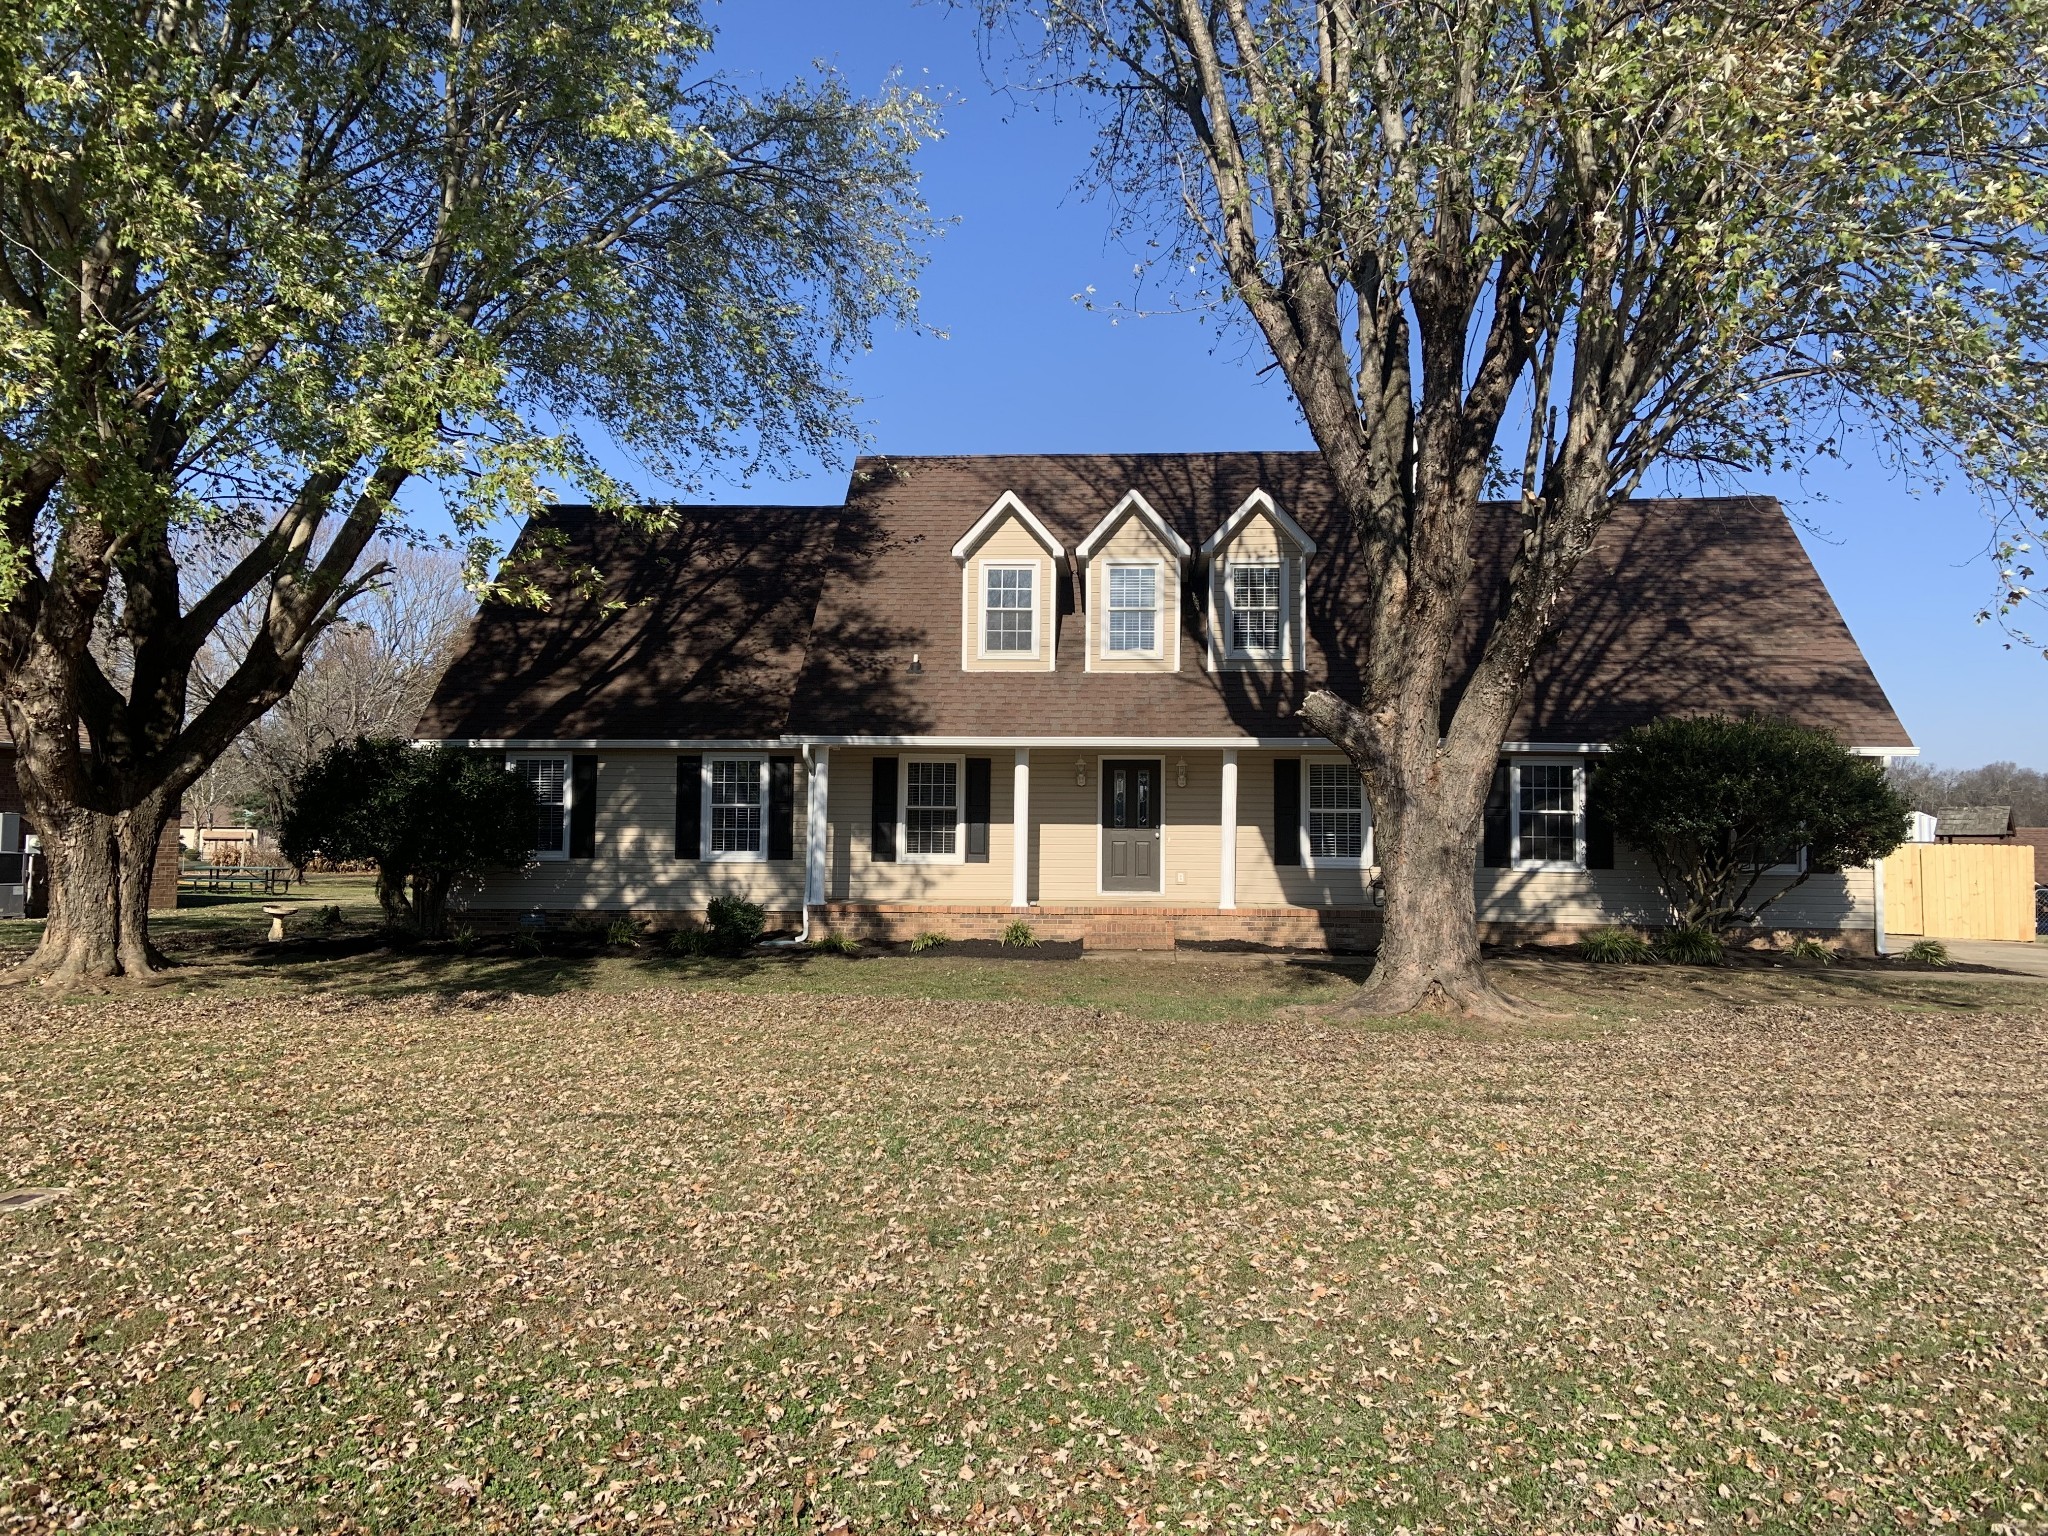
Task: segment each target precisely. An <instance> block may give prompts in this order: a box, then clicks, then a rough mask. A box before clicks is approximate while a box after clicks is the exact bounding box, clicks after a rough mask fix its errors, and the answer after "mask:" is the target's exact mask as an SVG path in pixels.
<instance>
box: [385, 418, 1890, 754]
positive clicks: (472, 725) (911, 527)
mask: <svg viewBox="0 0 2048 1536" xmlns="http://www.w3.org/2000/svg"><path fill="white" fill-rule="evenodd" d="M1261 488H1263V489H1264V490H1266V491H1267V492H1268V493H1269V494H1271V495H1272V496H1273V498H1274V500H1275V501H1276V502H1277V503H1278V504H1279V505H1280V506H1281V507H1282V508H1284V509H1285V510H1286V511H1287V513H1288V514H1289V515H1290V516H1292V517H1293V518H1295V519H1296V521H1298V522H1299V523H1300V524H1301V525H1302V526H1303V528H1304V529H1305V530H1306V531H1307V532H1308V534H1309V535H1310V536H1311V537H1312V538H1314V539H1315V540H1316V541H1317V543H1318V545H1319V546H1320V553H1319V554H1318V555H1317V556H1316V558H1315V560H1314V561H1313V562H1312V564H1311V568H1310V592H1309V603H1308V608H1309V630H1310V633H1309V639H1308V647H1307V651H1308V675H1307V677H1306V678H1304V677H1300V676H1296V675H1291V674H1290V675H1277V676H1276V675H1261V674H1253V673H1222V674H1212V673H1209V672H1207V671H1205V670H1204V669H1203V655H1204V652H1203V647H1202V636H1201V614H1200V612H1199V610H1198V607H1197V602H1198V599H1199V593H1200V589H1201V587H1202V583H1201V582H1200V581H1191V582H1189V583H1187V588H1188V598H1187V602H1186V605H1185V608H1184V611H1183V613H1182V614H1181V624H1182V649H1181V665H1182V670H1181V671H1180V672H1179V673H1177V674H1171V675H1162V674H1144V675H1131V674H1120V675H1110V674H1105V673H1088V672H1085V671H1084V669H1083V659H1082V641H1083V633H1082V626H1081V624H1080V623H1079V622H1077V620H1076V615H1075V612H1074V593H1073V590H1072V583H1071V581H1070V580H1068V579H1066V577H1065V576H1064V574H1063V575H1062V579H1061V581H1060V587H1061V592H1060V604H1059V606H1060V610H1061V615H1060V624H1059V629H1058V634H1057V639H1056V647H1057V648H1056V656H1057V663H1058V665H1057V670H1055V671H1053V672H1050V673H1001V674H991V673H963V672H962V671H961V670H960V663H959V656H960V573H959V566H958V564H957V563H956V562H955V561H954V560H953V558H952V555H951V549H952V546H953V543H954V541H955V540H957V539H958V538H959V537H960V535H961V534H962V533H963V532H965V531H966V530H967V529H968V528H969V527H970V526H971V525H972V524H973V523H974V521H975V520H976V519H977V518H978V517H980V516H981V514H982V513H983V512H985V511H986V510H987V509H988V507H989V506H990V505H991V504H992V503H993V502H994V501H995V500H996V498H997V497H998V496H1000V495H1001V494H1002V493H1003V492H1004V491H1006V490H1008V491H1014V492H1016V493H1017V495H1018V496H1019V497H1021V498H1022V499H1023V501H1024V502H1025V503H1026V504H1027V505H1028V506H1029V507H1030V508H1031V509H1032V511H1033V512H1034V513H1035V514H1037V516H1038V517H1039V518H1040V519H1042V520H1043V521H1044V522H1045V524H1046V525H1047V526H1048V527H1049V528H1050V529H1051V530H1052V532H1053V533H1054V535H1055V536H1056V537H1058V538H1059V539H1060V540H1061V541H1062V542H1063V543H1064V544H1065V545H1066V546H1067V547H1068V548H1069V549H1070V550H1071V549H1072V548H1073V547H1074V546H1075V545H1076V544H1078V543H1079V542H1080V540H1081V538H1082V537H1083V536H1085V535H1086V534H1087V532H1088V531H1089V530H1090V529H1092V528H1093V527H1094V526H1095V524H1096V522H1097V521H1098V520H1099V519H1100V518H1101V517H1102V515H1103V514H1104V513H1105V512H1107V511H1108V510H1109V509H1110V508H1111V507H1112V506H1114V505H1115V504H1116V503H1117V501H1119V500H1120V499H1121V498H1122V497H1123V496H1124V494H1125V493H1126V492H1128V491H1130V490H1132V489H1137V490H1139V491H1142V492H1143V493H1144V496H1145V498H1146V500H1147V501H1149V502H1150V503H1151V504H1152V506H1153V507H1155V508H1156V509H1157V510H1158V511H1159V513H1160V514H1161V516H1162V517H1164V518H1165V519H1166V521H1167V522H1168V523H1170V524H1171V525H1172V526H1173V527H1174V528H1175V529H1176V530H1177V531H1178V532H1179V533H1180V535H1181V536H1182V537H1183V538H1185V539H1186V540H1187V542H1188V543H1189V544H1190V545H1192V546H1197V547H1199V545H1200V544H1201V542H1202V540H1203V539H1204V538H1206V537H1207V536H1208V534H1209V533H1210V532H1211V531H1213V530H1214V528H1215V527H1216V525H1217V524H1218V523H1219V522H1221V521H1222V520H1223V519H1224V518H1225V517H1227V516H1228V515H1229V514H1230V513H1231V512H1232V511H1233V510H1234V509H1235V508H1236V507H1237V506H1238V505H1239V504H1240V503H1241V502H1242V501H1243V500H1244V498H1245V497H1246V496H1248V495H1249V494H1250V493H1251V492H1252V491H1253V490H1256V489H1261ZM756 524H758V525H759V526H758V528H757V527H756V526H755V525H756ZM563 526H564V527H565V529H568V530H569V531H571V532H572V534H573V540H572V542H574V544H575V547H576V549H577V550H579V551H582V550H587V551H588V552H589V553H588V558H589V559H590V560H591V561H592V562H593V563H595V564H598V565H599V566H600V567H601V568H603V569H605V570H606V571H607V572H608V580H609V582H610V584H611V585H612V586H613V587H616V588H619V589H621V590H625V589H633V590H638V591H640V592H641V593H642V594H643V596H644V597H645V598H647V599H648V600H649V602H650V604H651V606H644V607H640V608H628V609H626V610H625V611H624V612H622V613H621V614H619V615H617V616H615V617H611V618H606V617H604V616H603V615H602V614H600V613H599V612H597V611H596V608H595V605H594V604H592V603H590V602H589V601H587V600H585V599H582V598H579V597H576V596H574V595H573V594H571V593H568V592H566V591H565V592H564V593H563V595H562V596H561V598H560V600H559V601H558V604H557V606H556V608H555V609H553V610H551V611H550V612H548V613H545V614H536V613H524V614H513V613H507V612H505V611H503V610H497V609H493V610H487V612H486V614H485V615H484V616H483V617H482V618H480V620H479V626H478V633H477V638H476V640H475V641H474V642H473V644H472V646H471V648H470V650H469V651H468V652H466V653H465V655H464V656H463V658H462V659H461V660H460V661H458V662H457V664H456V666H455V667H454V668H453V669H451V671H450V673H449V676H448V678H447V679H446V680H444V682H443V685H442V688H441V690H440V692H439V693H438V694H437V695H436V698H435V702H434V705H433V706H432V708H430V709H429V711H428V715H427V718H426V719H425V720H423V721H422V723H421V733H422V734H423V735H429V736H459V737H489V738H517V737H603V738H610V739H631V738H648V737H683V738H688V737H719V736H761V735H772V734H778V733H781V732H787V733H789V734H794V735H802V736H854V735H943V736H974V735H983V736H1036V735H1059V736H1123V737H1134V736H1210V735H1214V736H1223V735H1239V734H1247V735H1256V736H1291V735H1294V734H1296V733H1297V732H1298V730H1299V727H1298V726H1296V725H1295V723H1294V721H1293V710H1294V706H1295V705H1296V704H1297V703H1298V702H1299V700H1300V698H1301V697H1302V696H1303V695H1304V694H1305V693H1306V692H1307V691H1308V690H1309V689H1310V688H1312V687H1315V686H1320V685H1323V684H1325V683H1327V685H1328V686H1331V687H1333V688H1335V689H1336V690H1337V691H1338V692H1339V693H1349V694H1353V695H1354V696H1355V690H1356V685H1357V672H1356V662H1355V658H1356V647H1355V644H1354V637H1355V636H1356V635H1357V634H1358V633H1359V629H1360V614H1359V613H1358V612H1357V611H1356V606H1355V593H1356V585H1355V584H1354V583H1352V582H1351V581H1350V580H1349V576H1350V573H1351V571H1352V570H1353V562H1354V560H1355V558H1356V556H1355V549H1356V545H1355V541H1353V540H1352V539H1351V538H1350V537H1349V534H1348V531H1347V529H1346V528H1345V526H1344V522H1343V519H1342V517H1341V514H1340V511H1339V509H1338V506H1337V503H1336V499H1335V496H1334V494H1333V490H1332V487H1331V484H1330V481H1329V478H1328V476H1327V474H1326V472H1325V471H1324V469H1323V466H1322V462H1321V460H1320V458H1319V457H1317V456H1316V455H1314V454H1300V453H1281V454H1258V453H1229V454H1145V455H1062V456H1046V455H1033V456H1015V457H973V458H965V457H960V458H897V459H884V458H867V459H862V460H861V461H860V462H859V464H858V465H856V467H855V471H854V477H853V485H852V489H851V494H850V495H849V497H848V501H847V505H846V506H845V507H844V508H843V509H833V508H819V509H811V510H809V511H807V512H806V511H802V510H799V509H791V508H779V509H778V508H767V509H762V508H723V509H697V510H694V511H692V512H691V513H690V514H689V516H688V519H687V520H686V524H685V528H686V532H685V533H684V534H682V535H678V539H679V540H680V541H681V542H680V543H677V542H675V541H648V540H644V539H643V540H640V541H639V542H638V543H635V542H634V539H633V538H632V537H629V536H626V535H623V534H622V533H620V532H619V531H617V530H612V529H604V528H600V527H598V526H597V525H596V524H595V522H594V520H593V519H591V518H590V517H589V515H588V514H569V515H568V517H567V518H566V519H565V521H564V524H563ZM1515 538H1516V528H1515V520H1514V513H1513V508H1511V507H1506V506H1500V507H1491V508H1488V509H1487V511H1486V513H1485V515H1484V518H1483V521H1482V534H1481V547H1480V549H1479V550H1478V551H1477V554H1478V557H1479V559H1478V564H1479V567H1480V574H1479V576H1478V578H1477V579H1476V580H1475V583H1474V591H1473V598H1472V603H1471V611H1472V614H1473V619H1472V621H1471V622H1470V624H1469V625H1468V640H1471V641H1475V642H1476V637H1477V635H1478V632H1479V623H1478V615H1479V614H1480V613H1482V612H1485V611H1487V609H1488V608H1489V606H1490V603H1491V593H1492V591H1494V590H1497V588H1498V583H1499V581H1500V579H1501V573H1502V572H1503V571H1504V570H1505V566H1506V561H1507V560H1508V559H1509V557H1510V555H1511V553H1512V549H1513V545H1514V540H1515ZM778 561H790V562H791V563H790V564H789V565H788V566H787V567H786V575H784V576H783V577H781V578H780V579H778V578H777V577H775V576H774V575H773V574H772V573H773V572H774V571H775V570H776V569H777V562H778ZM650 562H665V563H663V564H662V565H661V568H660V569H661V573H660V574H652V573H651V572H650V570H649V569H648V568H647V567H648V566H649V564H650ZM707 603H709V604H711V605H712V606H713V607H714V608H716V609H718V610H719V618H718V621H717V622H714V623H710V624H706V623H703V622H700V621H699V618H698V615H699V612H700V609H701V608H702V606H703V605H704V604H707ZM811 603H814V604H815V611H814V612H813V610H812V608H811V607H809V606H807V604H811ZM1569 612H1570V619H1569V621H1568V624H1567V627H1566V629H1565V630H1564V631H1563V632H1562V633H1561V634H1560V635H1559V636H1558V638H1557V639H1556V641H1555V642H1554V643H1553V644H1552V645H1551V646H1550V647H1549V648H1548V649H1547V650H1546V651H1545V653H1544V654H1543V656H1542V657H1541V658H1540V659H1539V661H1538V664H1537V668H1536V671H1535V675H1534V677H1533V678H1532V682H1531V686H1530V690H1529V695H1528V698H1527V700H1526V701H1525V702H1524V704H1523V706H1522V708H1521V710H1520V711H1519V713H1518V715H1517V718H1516V720H1515V722H1514V725H1513V726H1512V728H1511V729H1510V731H1509V738H1510V739H1511V740H1520V741H1546V742H1580V741H1601V740H1606V739H1609V738H1611V737H1612V736H1613V735H1614V734H1615V733H1616V732H1617V731H1619V730H1621V729H1622V728H1623V727H1625V726H1627V725H1630V724H1633V723H1636V722H1639V721H1643V720H1648V719H1652V718H1654V717H1656V716H1658V715H1660V714H1665V713H1670V712H1673V711H1681V710H1706V709H1713V710H1720V711H1724V712H1729V713H1742V712H1745V711H1749V710H1756V711H1760V712H1765V713H1772V714H1781V715H1786V716H1789V717H1791V718H1794V719H1798V720H1802V721H1805V722H1808V723H1811V724H1815V725H1820V726H1824V727H1826V728H1828V729H1830V730H1832V731H1834V732H1835V733H1836V734H1837V735H1838V736H1840V737H1841V738H1842V739H1843V740H1844V741H1846V742H1849V743H1850V744H1852V745H1855V746H1863V747H1904V746H1908V745H1910V741H1909V738H1908V737H1907V735H1906V733H1905V730H1904V728H1903V727H1902V726H1901V725H1900V724H1899V721H1898V717H1897V716H1896V715H1895V714H1894V713H1893V711H1892V708H1891V705H1890V703H1889V702H1888V701H1887V700H1886V698H1885V696H1884V692H1883V690H1882V689H1881V688H1880V687H1879V686H1878V684H1877V680H1876V679H1875V678H1874V677H1873V676H1872V675H1871V672H1870V668H1869V666H1868V664H1867V663H1866V662H1865V661H1864V659H1863V655H1862V652H1861V651H1860V650H1858V649H1857V646H1856V643H1855V641H1854V640H1853V639H1852V638H1851V637H1850V635H1849V632H1848V629H1847V627H1846V626H1845V625H1844V624H1843V623H1842V620H1841V616H1840V615H1839V614H1838V613H1837V612H1836V610H1835V606H1834V603H1833V602H1832V600H1831V599H1830V598H1829V597H1828V594H1827V591H1826V589H1825V588H1824V587H1823V586H1822V585H1821V583H1820V578H1819V577H1818V575H1817V574H1816V573H1815V572H1814V569H1813V566H1812V563H1811V562H1810V561H1809V560H1808V559H1807V558H1806V553H1805V551H1804V550H1803V549H1802V548H1801V547H1800V544H1799V541H1798V539H1797V538H1796V537H1795V536H1794V534H1793V531H1792V528H1791V526H1790V524H1789V523H1788V522H1787V521H1786V519H1785V516H1784V513H1783V512H1782V510H1780V508H1779V507H1778V504H1777V503H1776V502H1775V501H1773V500H1770V499H1768V498H1752V497H1739V498H1728V499H1714V500H1682V501H1642V502H1633V503H1630V504H1629V505H1628V506H1626V507H1624V508H1623V509H1621V510H1620V511H1618V512H1617V513H1616V514H1615V515H1614V516H1613V518H1612V519H1610V521H1609V523H1608V524H1607V526H1606V528H1605V529H1604V531H1603V532H1602V534H1601V536H1600V539H1599V541H1598V543H1597V544H1596V545H1595V548H1594V550H1593V553H1592V554H1591V556H1589V558H1588V560H1587V562H1586V565H1585V567H1584V568H1583V570H1582V572H1581V576H1580V579H1579V582H1578V590H1577V594H1576V596H1575V598H1574V600H1573V601H1572V603H1571V604H1570V605H1569ZM755 613H759V614H760V615H761V616H762V618H761V622H762V623H763V624H764V625H765V626H766V628H767V630H768V631H769V636H768V637H767V638H764V639H753V638H748V637H750V636H751V634H752V631H753V629H754V627H755V626H754V623H753V622H751V621H749V620H748V619H747V616H748V615H751V614H755ZM805 621H808V622H805ZM1468 649H1469V647H1468ZM913 652H916V653H919V654H920V655H921V656H922V659H923V662H924V670H923V671H922V672H921V673H915V674H913V673H911V672H910V671H909V670H908V663H909V661H910V657H911V655H912V653H913ZM572 726H573V727H574V728H573V729H572V728H571V727H572Z"/></svg>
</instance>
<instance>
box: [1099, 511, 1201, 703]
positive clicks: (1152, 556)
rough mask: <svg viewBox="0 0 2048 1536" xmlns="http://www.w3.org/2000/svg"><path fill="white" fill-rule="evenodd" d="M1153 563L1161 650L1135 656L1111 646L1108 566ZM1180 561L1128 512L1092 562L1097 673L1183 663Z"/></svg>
mask: <svg viewBox="0 0 2048 1536" xmlns="http://www.w3.org/2000/svg"><path fill="white" fill-rule="evenodd" d="M1129 563H1144V564H1151V565H1154V566H1156V567H1157V568H1158V571H1159V593H1158V597H1159V613H1158V618H1157V624H1158V640H1159V654H1158V655H1157V656H1133V655H1130V654H1127V653H1119V652H1115V651H1112V650H1110V648H1109V567H1110V566H1112V565H1117V564H1129ZM1180 583H1181V573H1180V560H1179V558H1178V557H1177V556H1176V555H1175V554H1174V552H1173V551H1172V550H1170V549H1168V548H1167V547H1166V545H1165V544H1163V543H1162V542H1160V539H1159V536H1158V535H1157V534H1156V533H1154V532H1153V531H1152V530H1151V528H1150V527H1149V526H1147V524H1146V522H1145V520H1144V519H1143V518H1141V517H1139V516H1138V515H1137V514H1136V513H1135V512H1132V513H1127V514H1125V516H1124V520H1123V522H1122V523H1120V524H1119V525H1118V526H1117V529H1116V531H1115V532H1114V533H1112V534H1111V535H1110V536H1109V538H1108V539H1107V540H1105V541H1104V542H1103V544H1102V545H1101V546H1100V547H1099V548H1098V549H1097V550H1096V552H1095V555H1094V558H1093V559H1091V560H1090V561H1089V562H1088V631H1089V660H1088V666H1089V670H1091V671H1095V672H1173V671H1177V670H1178V669H1179V663H1180V630H1181V623H1180V602H1181V597H1180Z"/></svg>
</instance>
